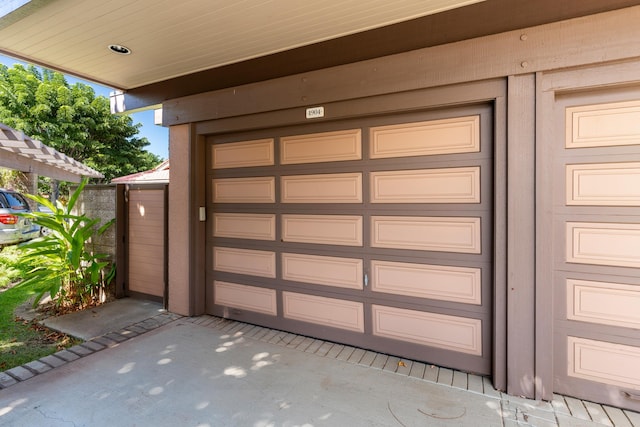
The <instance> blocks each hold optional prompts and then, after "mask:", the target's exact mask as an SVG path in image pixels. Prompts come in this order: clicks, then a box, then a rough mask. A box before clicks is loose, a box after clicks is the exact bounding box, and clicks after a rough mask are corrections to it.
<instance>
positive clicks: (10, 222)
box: [0, 188, 40, 247]
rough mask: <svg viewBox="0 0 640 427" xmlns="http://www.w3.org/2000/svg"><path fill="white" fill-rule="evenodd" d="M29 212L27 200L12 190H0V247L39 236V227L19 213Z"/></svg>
mask: <svg viewBox="0 0 640 427" xmlns="http://www.w3.org/2000/svg"><path fill="white" fill-rule="evenodd" d="M27 212H31V208H30V207H29V204H28V203H27V199H26V198H25V197H24V196H23V195H22V194H20V193H18V192H16V191H13V190H5V189H3V188H0V247H1V246H4V245H12V244H15V243H20V242H24V241H26V240H31V239H33V238H35V237H38V236H39V235H40V227H39V226H38V225H36V224H33V223H32V222H31V220H30V219H28V218H23V217H21V216H19V215H16V214H20V213H27Z"/></svg>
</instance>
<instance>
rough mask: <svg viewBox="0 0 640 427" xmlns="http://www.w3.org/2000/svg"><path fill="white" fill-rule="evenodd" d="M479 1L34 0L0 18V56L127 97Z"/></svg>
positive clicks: (478, 0)
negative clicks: (117, 48) (122, 51)
mask: <svg viewBox="0 0 640 427" xmlns="http://www.w3.org/2000/svg"><path fill="white" fill-rule="evenodd" d="M480 1H481V0H403V1H401V2H392V1H389V0H323V1H322V2H301V1H299V0H275V1H274V0H236V1H233V2H231V1H228V0H185V1H175V2H158V1H157V0H136V1H130V0H94V1H82V0H54V1H41V0H32V1H31V2H29V3H27V4H26V5H24V6H22V7H19V8H17V9H16V10H15V11H13V12H11V13H9V14H7V15H5V16H4V17H1V18H0V51H3V52H5V53H7V54H9V55H11V56H15V57H17V58H20V59H24V60H27V61H29V62H32V63H36V64H40V65H44V66H47V67H49V68H52V69H56V70H60V71H64V72H68V73H70V74H73V75H77V76H80V77H84V78H87V79H89V80H92V81H96V82H100V83H103V84H105V85H108V86H111V87H114V88H118V89H124V90H127V89H132V88H136V87H140V86H145V85H149V84H152V83H155V82H160V81H164V80H168V79H171V78H176V77H179V76H185V75H188V74H191V73H195V72H198V71H202V70H206V69H211V68H216V67H221V66H224V65H227V64H232V63H238V62H241V61H246V60H249V59H252V58H257V57H262V56H266V55H269V54H273V53H277V52H282V51H286V50H290V49H294V48H297V47H300V46H305V45H310V44H313V43H318V42H321V41H325V40H330V39H336V38H338V37H342V36H345V35H349V34H354V33H359V32H362V31H366V30H369V29H373V28H378V27H383V26H386V25H390V24H394V23H398V22H402V21H407V20H411V19H414V18H418V17H423V16H427V15H431V14H435V13H438V12H442V11H445V10H449V9H453V8H458V7H462V6H466V5H469V4H473V3H478V2H480ZM109 44H119V45H124V46H127V47H128V48H130V49H131V50H132V53H131V54H130V55H120V56H119V55H116V54H114V53H112V52H111V51H109V50H108V48H107V46H108V45H109Z"/></svg>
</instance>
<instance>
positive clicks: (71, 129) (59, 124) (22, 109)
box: [0, 64, 162, 181]
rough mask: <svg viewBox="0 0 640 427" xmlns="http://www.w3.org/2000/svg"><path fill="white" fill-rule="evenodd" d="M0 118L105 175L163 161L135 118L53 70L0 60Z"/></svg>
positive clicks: (150, 165) (128, 172) (84, 86)
mask: <svg viewBox="0 0 640 427" xmlns="http://www.w3.org/2000/svg"><path fill="white" fill-rule="evenodd" d="M0 122H1V123H4V124H6V125H7V126H10V127H12V128H15V129H18V130H21V131H22V132H24V133H25V134H26V135H28V136H30V137H31V138H33V139H37V140H40V141H42V142H43V143H44V144H46V145H48V146H50V147H53V148H55V149H56V150H58V151H60V152H61V153H64V154H66V155H68V156H70V157H72V158H74V159H76V160H78V161H80V162H83V163H85V164H87V165H88V166H90V167H92V168H94V169H96V170H98V171H100V172H102V173H103V174H104V175H105V180H106V181H109V180H111V179H112V178H115V177H117V176H123V175H128V174H131V173H135V172H140V171H143V170H148V169H151V168H153V167H154V166H156V165H157V164H159V163H160V162H161V161H162V159H161V158H160V157H158V156H156V155H154V154H152V153H149V152H148V151H146V150H145V149H144V147H146V146H148V145H149V141H148V140H147V139H146V138H138V137H137V136H136V135H137V134H138V131H139V129H140V126H141V125H140V124H133V120H132V119H131V117H129V116H126V115H114V114H111V111H110V107H109V100H108V99H107V98H106V97H104V96H96V95H95V93H94V91H93V88H91V87H90V86H88V85H85V84H83V83H75V84H73V85H69V84H68V83H67V81H66V79H65V77H64V75H62V74H60V73H58V72H55V71H50V70H46V69H45V70H41V69H39V68H36V67H33V66H28V67H24V66H22V65H19V64H16V65H14V66H13V67H12V68H8V67H7V66H4V65H0Z"/></svg>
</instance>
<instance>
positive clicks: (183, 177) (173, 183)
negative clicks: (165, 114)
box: [167, 125, 192, 316]
mask: <svg viewBox="0 0 640 427" xmlns="http://www.w3.org/2000/svg"><path fill="white" fill-rule="evenodd" d="M189 142H190V127H189V126H188V125H179V126H172V127H171V128H169V161H170V162H171V169H170V171H171V172H170V181H169V182H170V184H169V233H168V234H169V236H168V238H169V241H168V242H167V244H168V245H169V260H168V268H169V311H171V312H173V313H178V314H182V315H185V316H189V315H191V314H192V313H191V312H190V307H189V305H190V304H189V256H190V250H189V249H190V248H189V240H190V239H189V206H190V200H189V199H190V198H189V164H190V161H189V157H190V156H189V154H190V153H189V151H190V150H189V146H190V143H189Z"/></svg>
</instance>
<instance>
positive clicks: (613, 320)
mask: <svg viewBox="0 0 640 427" xmlns="http://www.w3.org/2000/svg"><path fill="white" fill-rule="evenodd" d="M623 94H624V92H623ZM620 96H621V92H620V91H616V92H614V91H611V92H610V93H606V92H603V93H597V94H591V95H589V94H576V95H572V96H564V97H560V98H559V100H558V101H557V106H558V108H557V109H556V111H557V113H556V121H557V123H558V124H559V125H558V126H557V128H558V132H557V134H558V138H557V140H556V142H557V144H554V153H553V157H554V158H555V164H554V166H553V170H554V174H555V175H554V182H555V183H556V185H554V187H555V189H556V191H555V192H554V196H553V197H554V203H553V206H554V207H553V227H554V233H553V234H554V237H553V238H552V239H549V241H550V242H553V253H554V256H553V258H554V262H553V267H552V268H553V272H554V274H553V286H554V300H555V309H554V311H555V316H554V317H555V319H554V336H555V337H554V347H555V350H554V352H555V355H554V377H555V385H554V391H556V392H559V393H566V394H570V395H573V396H577V397H582V398H585V399H589V400H594V401H598V402H603V403H610V404H613V405H616V406H622V407H627V408H631V409H635V410H638V409H640V335H639V334H638V328H640V209H639V207H640V101H637V100H625V101H620V100H617V101H612V99H615V98H617V99H620Z"/></svg>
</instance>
